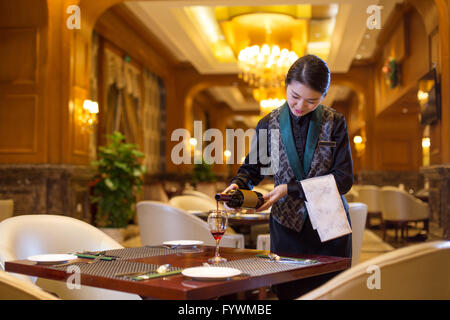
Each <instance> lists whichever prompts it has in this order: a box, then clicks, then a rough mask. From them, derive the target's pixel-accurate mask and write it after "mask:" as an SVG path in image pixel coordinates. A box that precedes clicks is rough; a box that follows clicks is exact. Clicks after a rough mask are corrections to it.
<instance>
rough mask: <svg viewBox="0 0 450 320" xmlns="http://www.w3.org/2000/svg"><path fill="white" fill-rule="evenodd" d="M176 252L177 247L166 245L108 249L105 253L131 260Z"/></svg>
mask: <svg viewBox="0 0 450 320" xmlns="http://www.w3.org/2000/svg"><path fill="white" fill-rule="evenodd" d="M174 253H177V249H170V248H166V247H137V248H123V249H114V250H107V251H106V253H105V255H106V256H114V257H118V259H120V260H130V259H139V258H146V257H156V256H165V255H168V254H174Z"/></svg>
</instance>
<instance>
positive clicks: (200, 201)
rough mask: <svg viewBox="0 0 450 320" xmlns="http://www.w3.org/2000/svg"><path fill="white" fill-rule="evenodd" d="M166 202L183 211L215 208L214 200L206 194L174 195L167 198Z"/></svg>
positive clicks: (204, 210)
mask: <svg viewBox="0 0 450 320" xmlns="http://www.w3.org/2000/svg"><path fill="white" fill-rule="evenodd" d="M197 192H198V191H197ZM168 204H169V205H171V206H173V207H176V208H180V209H182V210H184V211H189V210H192V211H202V212H208V211H209V210H214V209H217V202H216V200H214V199H213V198H210V197H209V196H206V195H205V196H198V195H181V196H175V197H173V198H171V199H170V200H169V203H168Z"/></svg>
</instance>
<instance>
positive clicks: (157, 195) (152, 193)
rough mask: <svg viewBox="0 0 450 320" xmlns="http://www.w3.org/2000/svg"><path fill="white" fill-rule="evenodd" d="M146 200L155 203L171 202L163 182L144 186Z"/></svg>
mask: <svg viewBox="0 0 450 320" xmlns="http://www.w3.org/2000/svg"><path fill="white" fill-rule="evenodd" d="M144 199H146V200H153V201H161V202H165V203H167V202H169V197H168V196H167V193H166V191H165V190H164V185H163V183H162V182H157V183H151V184H149V185H145V186H144Z"/></svg>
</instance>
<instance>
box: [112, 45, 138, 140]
mask: <svg viewBox="0 0 450 320" xmlns="http://www.w3.org/2000/svg"><path fill="white" fill-rule="evenodd" d="M104 57H105V59H104V81H105V83H104V85H105V88H106V108H105V114H104V119H105V124H104V129H105V130H104V133H105V134H112V133H113V132H114V131H120V132H122V133H123V134H124V135H125V137H126V140H127V142H128V143H135V144H139V145H141V144H142V138H141V130H140V124H139V121H140V120H139V118H140V117H139V115H140V114H141V110H140V107H141V88H140V85H141V71H140V70H139V69H138V68H136V67H134V66H133V65H131V64H130V63H129V62H127V61H126V60H125V59H123V58H122V57H121V56H119V55H117V54H116V53H114V52H112V51H111V50H109V49H108V48H105V51H104Z"/></svg>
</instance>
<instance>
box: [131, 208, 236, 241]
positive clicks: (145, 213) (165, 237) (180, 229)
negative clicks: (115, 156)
mask: <svg viewBox="0 0 450 320" xmlns="http://www.w3.org/2000/svg"><path fill="white" fill-rule="evenodd" d="M136 211H137V216H138V224H139V231H140V235H141V242H142V245H160V244H162V243H163V242H164V241H170V240H201V241H203V242H204V243H205V245H211V246H214V245H215V244H216V242H215V240H214V238H213V237H212V235H211V233H210V231H209V227H208V223H206V222H205V221H203V220H202V219H200V218H198V217H196V216H194V215H192V214H189V213H187V212H186V211H184V210H182V209H180V208H177V207H174V206H171V205H167V204H164V203H161V202H156V201H141V202H138V203H137V205H136ZM244 243H245V242H244V236H243V235H242V234H227V233H225V235H224V236H223V237H222V240H221V241H220V246H222V247H231V248H244Z"/></svg>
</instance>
